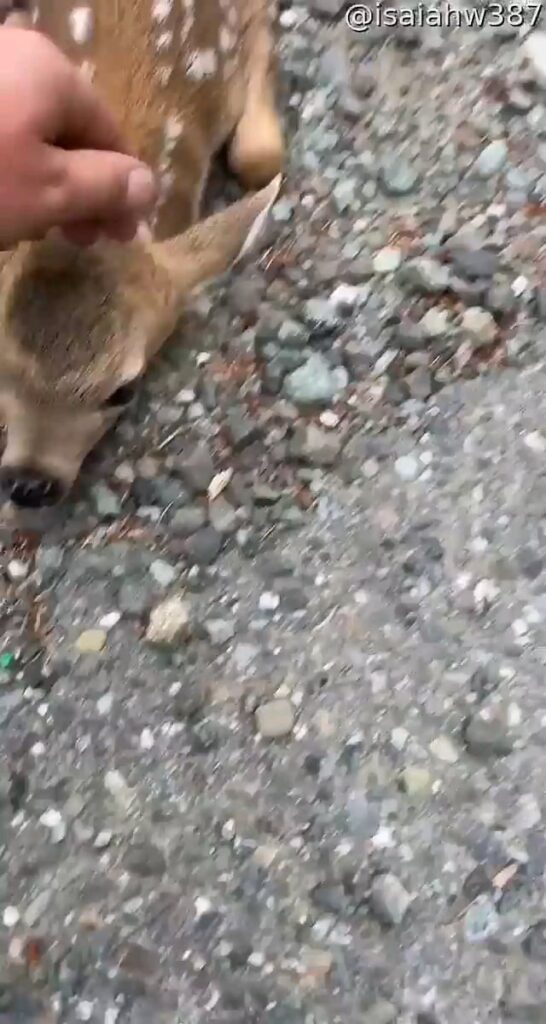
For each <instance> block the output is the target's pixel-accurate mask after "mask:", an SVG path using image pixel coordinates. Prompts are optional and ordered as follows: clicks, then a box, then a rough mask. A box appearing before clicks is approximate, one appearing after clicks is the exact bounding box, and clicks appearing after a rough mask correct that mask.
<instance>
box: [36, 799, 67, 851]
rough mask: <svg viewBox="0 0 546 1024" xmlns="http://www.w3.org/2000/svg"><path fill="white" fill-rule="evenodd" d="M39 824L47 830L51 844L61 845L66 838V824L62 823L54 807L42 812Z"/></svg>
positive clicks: (58, 812)
mask: <svg viewBox="0 0 546 1024" xmlns="http://www.w3.org/2000/svg"><path fill="white" fill-rule="evenodd" d="M40 822H41V823H42V825H44V826H45V828H48V829H49V832H50V836H51V841H52V842H53V843H62V841H63V839H64V838H65V836H66V824H65V822H64V821H63V818H62V815H61V813H60V811H58V810H57V809H56V808H55V807H50V808H49V810H47V811H44V813H43V814H42V815H40Z"/></svg>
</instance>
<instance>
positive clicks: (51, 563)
mask: <svg viewBox="0 0 546 1024" xmlns="http://www.w3.org/2000/svg"><path fill="white" fill-rule="evenodd" d="M63 559H64V551H63V549H62V548H61V547H55V546H53V545H51V546H44V545H43V544H41V545H40V547H39V548H38V550H37V552H36V558H35V571H36V574H37V576H38V579H39V581H40V583H42V584H43V585H44V586H47V585H48V584H49V583H51V582H52V580H54V579H55V578H56V577H57V576H58V575H59V573H60V571H61V567H62V564H63Z"/></svg>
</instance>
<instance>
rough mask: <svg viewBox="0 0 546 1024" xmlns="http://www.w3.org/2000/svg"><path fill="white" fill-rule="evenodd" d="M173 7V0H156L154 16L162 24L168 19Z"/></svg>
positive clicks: (153, 9)
mask: <svg viewBox="0 0 546 1024" xmlns="http://www.w3.org/2000/svg"><path fill="white" fill-rule="evenodd" d="M172 9H173V0H154V4H153V7H152V18H153V19H154V21H157V22H159V24H160V25H162V24H163V22H164V21H166V20H167V18H168V17H169V14H170V13H171V11H172Z"/></svg>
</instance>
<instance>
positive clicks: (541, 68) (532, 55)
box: [522, 32, 546, 89]
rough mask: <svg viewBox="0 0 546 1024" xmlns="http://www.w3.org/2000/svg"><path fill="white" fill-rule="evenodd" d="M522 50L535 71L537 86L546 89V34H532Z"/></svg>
mask: <svg viewBox="0 0 546 1024" xmlns="http://www.w3.org/2000/svg"><path fill="white" fill-rule="evenodd" d="M522 48H523V52H524V54H525V56H526V57H527V60H528V61H529V63H530V65H531V67H532V69H533V74H534V78H535V81H536V83H537V85H539V86H540V87H541V88H542V89H546V32H531V33H530V34H529V35H528V36H527V38H526V39H525V41H524V43H523V47H522Z"/></svg>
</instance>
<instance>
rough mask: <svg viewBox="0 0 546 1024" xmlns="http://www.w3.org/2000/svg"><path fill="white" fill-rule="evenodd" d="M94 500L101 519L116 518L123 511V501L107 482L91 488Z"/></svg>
mask: <svg viewBox="0 0 546 1024" xmlns="http://www.w3.org/2000/svg"><path fill="white" fill-rule="evenodd" d="M91 494H92V497H93V502H94V504H95V508H96V510H97V513H98V515H99V516H100V517H101V519H115V518H116V516H119V514H120V512H121V501H120V499H119V498H118V495H117V494H116V493H115V492H114V491H111V490H110V488H109V487H107V486H106V484H95V486H94V487H92V488H91Z"/></svg>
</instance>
